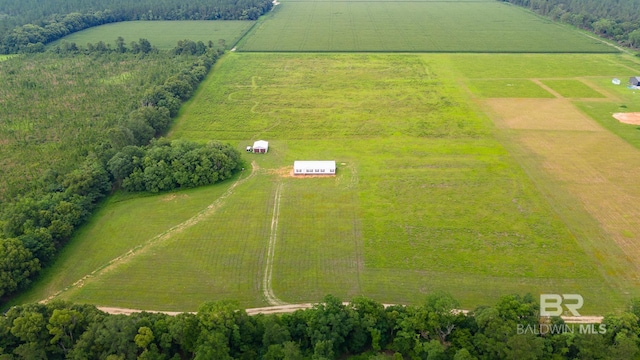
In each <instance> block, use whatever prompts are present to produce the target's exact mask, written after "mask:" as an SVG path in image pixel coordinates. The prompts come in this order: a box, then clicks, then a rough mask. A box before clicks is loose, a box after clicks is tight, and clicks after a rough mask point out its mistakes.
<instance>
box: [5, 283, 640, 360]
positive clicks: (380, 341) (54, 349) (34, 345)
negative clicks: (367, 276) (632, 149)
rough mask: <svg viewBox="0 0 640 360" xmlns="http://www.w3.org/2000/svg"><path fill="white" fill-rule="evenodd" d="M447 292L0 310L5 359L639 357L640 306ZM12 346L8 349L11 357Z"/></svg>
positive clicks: (57, 304) (519, 359)
mask: <svg viewBox="0 0 640 360" xmlns="http://www.w3.org/2000/svg"><path fill="white" fill-rule="evenodd" d="M458 305H459V304H458V302H457V301H456V300H455V299H454V298H453V297H451V296H450V295H448V294H433V295H430V296H428V297H427V298H426V299H425V301H424V302H422V303H421V304H419V305H416V306H401V305H394V306H388V307H386V308H385V307H384V306H383V305H382V304H380V303H378V302H376V301H373V300H370V299H367V298H364V297H357V298H355V299H353V300H352V301H351V302H350V303H348V304H344V303H342V302H341V301H340V300H339V299H337V298H336V297H334V296H330V295H329V296H326V297H325V298H324V300H323V302H322V303H319V304H316V305H314V306H313V307H312V308H310V309H307V310H298V311H296V312H294V313H290V314H282V315H256V316H249V315H247V312H246V311H244V310H242V309H240V308H239V307H238V306H237V305H235V304H234V303H231V302H214V303H205V304H203V305H201V306H200V308H199V309H198V312H197V314H191V313H183V314H179V315H177V316H169V315H164V314H157V313H136V314H133V315H130V316H126V315H108V314H105V313H103V312H101V311H99V310H98V309H96V308H95V307H94V306H91V305H74V304H71V303H67V302H61V301H56V302H51V303H48V304H46V305H45V304H28V305H21V306H17V307H13V308H11V309H10V310H9V311H8V312H7V313H6V314H5V315H4V316H1V317H0V359H113V360H115V359H156V360H160V359H175V360H179V359H203V360H204V359H206V360H210V359H218V360H226V359H247V360H249V359H251V360H255V359H265V360H267V359H268V360H280V359H286V360H298V359H300V360H302V359H315V360H320V359H326V360H329V359H344V358H349V359H353V360H365V359H369V360H384V359H395V360H401V359H428V360H447V359H454V360H471V359H490V360H495V359H517V360H527V359H592V360H596V359H617V360H620V359H633V358H634V357H635V356H636V355H637V354H638V335H639V334H640V326H639V325H638V316H639V315H640V307H638V305H640V304H639V303H638V302H635V303H634V305H632V306H630V308H629V311H628V312H624V313H622V314H620V315H615V316H614V315H612V316H607V317H605V318H604V320H603V322H602V324H593V325H586V324H582V325H577V324H565V323H564V322H563V321H562V319H561V318H545V320H542V321H541V318H539V317H538V316H537V309H538V308H539V306H538V304H537V303H536V302H535V301H534V300H533V299H532V297H531V296H525V297H519V296H515V295H512V296H504V297H502V298H501V299H500V300H499V301H498V302H497V303H496V304H495V305H493V306H483V307H479V308H477V309H475V310H474V311H472V312H469V313H468V314H463V313H461V312H459V311H456V310H455V309H457V308H458ZM3 354H4V355H3Z"/></svg>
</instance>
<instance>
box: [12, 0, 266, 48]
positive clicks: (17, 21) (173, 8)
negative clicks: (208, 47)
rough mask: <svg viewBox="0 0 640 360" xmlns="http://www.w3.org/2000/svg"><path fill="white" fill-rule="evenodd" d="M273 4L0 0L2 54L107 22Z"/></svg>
mask: <svg viewBox="0 0 640 360" xmlns="http://www.w3.org/2000/svg"><path fill="white" fill-rule="evenodd" d="M271 7H272V3H271V1H269V0H217V1H215V2H211V1H207V0H189V1H187V0H180V1H176V0H171V1H169V0H142V1H135V2H133V1H126V0H94V1H82V0H76V1H67V0H54V1H36V0H32V1H13V0H0V54H12V53H18V52H37V51H43V45H45V44H48V43H50V42H52V41H55V40H58V39H60V38H62V37H64V36H66V35H69V34H71V33H74V32H77V31H80V30H84V29H86V28H90V27H93V26H98V25H103V24H108V23H114V22H120V21H133V20H256V19H258V17H260V15H262V14H264V13H266V12H267V11H269V10H270V9H271ZM61 10H66V12H61Z"/></svg>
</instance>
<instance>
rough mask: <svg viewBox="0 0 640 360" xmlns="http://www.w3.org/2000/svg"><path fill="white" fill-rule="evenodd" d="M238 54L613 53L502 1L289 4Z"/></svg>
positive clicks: (245, 40)
mask: <svg viewBox="0 0 640 360" xmlns="http://www.w3.org/2000/svg"><path fill="white" fill-rule="evenodd" d="M238 50H239V51H287V52H292V51H299V52H305V51H314V52H315V51H332V52H334V51H341V52H353V51H364V52H371V51H374V52H494V53H495V52H516V53H524V52H527V53H535V52H542V53H568V52H574V53H575V52H579V53H614V52H617V51H618V50H616V49H615V48H613V47H611V46H609V45H606V44H604V43H602V42H600V41H598V40H594V39H592V38H589V37H587V36H585V35H582V34H581V33H579V32H577V31H575V30H572V29H570V28H568V27H564V26H561V25H558V24H556V23H553V22H551V21H550V20H546V19H543V18H541V17H538V16H535V15H533V14H532V13H530V12H527V11H525V10H523V9H521V8H518V7H516V6H511V5H508V4H505V3H501V2H497V1H475V2H458V1H453V2H444V1H440V2H436V1H410V2H397V1H371V2H369V1H362V2H360V1H286V2H282V4H280V5H277V6H276V7H275V9H274V11H273V12H272V13H270V14H269V15H267V17H266V18H265V19H264V20H263V21H260V22H259V23H258V24H257V25H256V26H255V27H254V28H253V29H252V30H251V31H250V32H249V34H248V35H247V36H246V37H245V38H243V39H242V41H241V42H240V43H239V45H238Z"/></svg>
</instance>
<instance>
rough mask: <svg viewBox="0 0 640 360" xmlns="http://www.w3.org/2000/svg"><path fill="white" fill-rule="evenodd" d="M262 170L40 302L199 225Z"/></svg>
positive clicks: (255, 168) (253, 171) (253, 168)
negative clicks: (186, 217) (204, 206)
mask: <svg viewBox="0 0 640 360" xmlns="http://www.w3.org/2000/svg"><path fill="white" fill-rule="evenodd" d="M259 169H260V167H259V166H258V164H257V163H256V162H255V161H252V162H251V174H249V175H248V176H247V177H245V178H242V177H240V178H238V180H236V181H235V182H234V183H233V184H232V185H231V186H230V187H229V188H228V189H227V190H226V191H225V192H224V193H223V194H222V195H221V196H220V197H218V198H216V199H215V200H214V201H213V202H212V203H211V204H209V205H208V206H207V207H206V208H204V209H203V210H200V211H199V212H197V213H196V214H195V215H194V216H192V217H190V218H189V219H187V220H185V221H183V222H181V223H179V224H177V225H175V226H173V227H171V228H169V229H168V230H166V231H163V232H161V233H160V234H158V235H156V236H154V237H152V238H151V239H149V240H147V241H146V242H144V243H142V244H139V245H137V246H135V247H133V248H131V249H129V250H128V251H127V252H125V253H124V254H122V255H120V256H117V257H115V258H113V259H111V260H109V261H108V262H107V263H106V264H104V265H102V266H100V267H99V268H97V269H95V270H93V271H92V272H90V273H89V274H87V275H84V276H83V277H82V278H80V279H79V280H77V281H75V282H74V283H73V284H71V285H69V286H67V287H65V288H63V289H62V290H58V291H57V292H55V293H54V294H53V295H50V296H48V297H47V298H45V299H43V300H41V301H39V302H40V303H43V304H46V303H48V302H49V301H51V300H53V299H55V298H57V297H58V296H60V295H61V294H63V293H65V292H68V291H69V290H72V289H75V288H81V287H83V286H84V285H85V283H86V282H87V281H88V280H90V279H92V278H95V277H98V276H100V275H102V274H103V273H105V272H107V271H109V270H113V269H115V268H116V267H118V266H119V265H120V264H122V263H123V262H125V261H127V260H130V259H131V258H133V257H134V256H137V255H139V254H141V253H142V252H144V251H145V250H146V249H147V248H149V247H150V246H152V245H154V244H156V243H158V242H160V241H165V240H168V239H170V238H171V237H172V236H173V235H175V234H177V233H180V232H182V231H184V230H186V229H188V228H190V227H192V226H194V225H196V224H197V223H199V222H200V221H201V220H202V219H204V218H206V217H208V216H210V215H212V214H213V213H215V212H216V211H217V210H218V208H220V206H221V205H222V202H223V201H224V200H226V199H227V198H228V197H229V196H231V195H232V194H233V191H234V189H235V188H236V187H237V186H238V185H241V184H242V183H244V182H246V181H247V180H249V179H251V178H252V177H254V176H255V175H256V173H257V171H258V170H259Z"/></svg>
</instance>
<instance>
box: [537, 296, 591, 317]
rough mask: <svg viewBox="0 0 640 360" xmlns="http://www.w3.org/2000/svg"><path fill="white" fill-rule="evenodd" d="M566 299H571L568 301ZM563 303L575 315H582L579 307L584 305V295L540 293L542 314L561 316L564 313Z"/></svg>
mask: <svg viewBox="0 0 640 360" xmlns="http://www.w3.org/2000/svg"><path fill="white" fill-rule="evenodd" d="M564 300H569V302H566V301H564ZM562 305H564V307H565V308H567V310H569V312H570V313H571V315H573V316H580V313H579V312H578V309H580V308H582V305H584V299H583V298H582V295H578V294H562V295H560V294H541V295H540V316H560V315H562V313H563V311H562Z"/></svg>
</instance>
